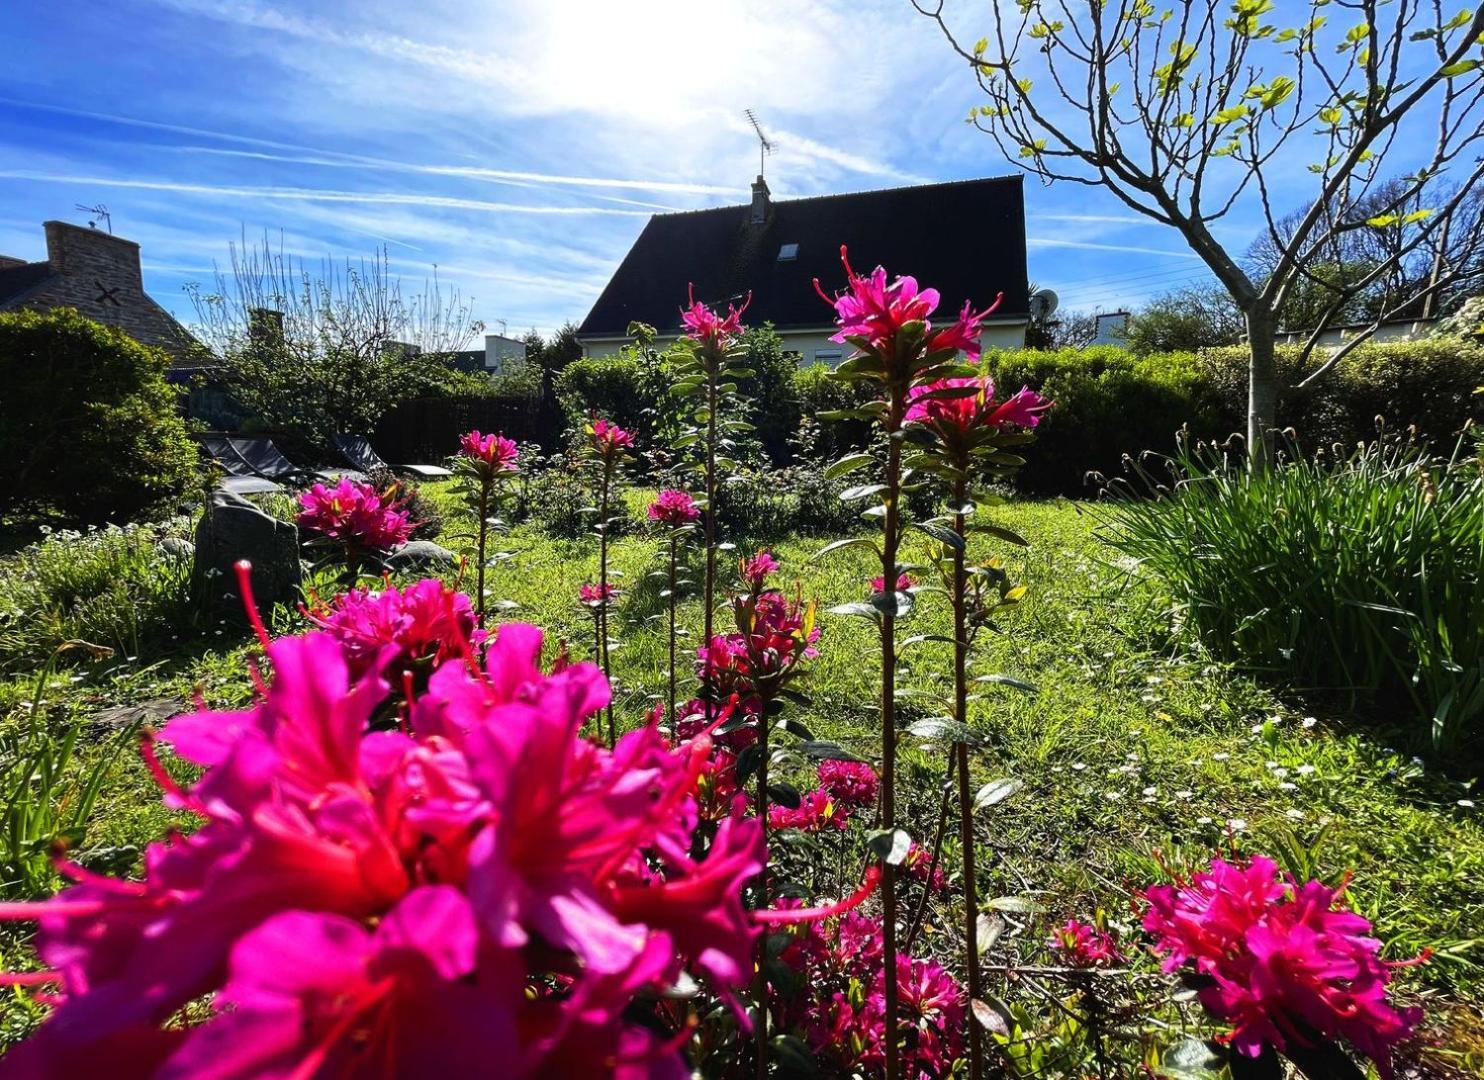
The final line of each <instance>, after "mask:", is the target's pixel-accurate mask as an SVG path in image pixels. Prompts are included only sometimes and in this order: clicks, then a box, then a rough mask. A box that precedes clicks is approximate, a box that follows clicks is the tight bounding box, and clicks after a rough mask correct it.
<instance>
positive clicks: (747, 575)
mask: <svg viewBox="0 0 1484 1080" xmlns="http://www.w3.org/2000/svg"><path fill="white" fill-rule="evenodd" d="M740 566H741V572H742V580H743V581H745V582H747V584H749V585H751V586H752V587H753V588H755V589H758V588H761V587H762V585H763V582H764V581H765V580H767V577H768V575H769V574H776V573H777V572H778V560H777V559H775V558H774V557H773V553H772V552H771V551H759V552H758V553H757V554H756V555H754V556H753V557H752V558H750V559H743V560H742V562H741V563H740Z"/></svg>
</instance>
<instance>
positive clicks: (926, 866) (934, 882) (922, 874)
mask: <svg viewBox="0 0 1484 1080" xmlns="http://www.w3.org/2000/svg"><path fill="white" fill-rule="evenodd" d="M902 867H903V869H905V870H906V871H907V876H908V877H910V878H912V879H913V880H914V881H920V882H922V883H923V884H924V885H926V886H927V887H928V888H929V889H930V890H931V891H933V892H942V891H943V890H944V889H946V888H948V876H947V875H946V874H945V873H944V872H943V863H942V861H941V860H940V861H939V862H938V864H937V865H936V866H935V865H933V853H932V852H931V851H929V850H928V849H927V848H925V847H923V846H922V845H921V844H919V843H918V842H917V841H916V840H914V841H912V845H911V847H909V848H908V849H907V857H906V858H905V859H904V860H902Z"/></svg>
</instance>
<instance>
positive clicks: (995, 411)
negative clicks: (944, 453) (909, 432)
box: [905, 372, 1053, 437]
mask: <svg viewBox="0 0 1484 1080" xmlns="http://www.w3.org/2000/svg"><path fill="white" fill-rule="evenodd" d="M946 390H966V391H967V390H972V391H973V392H972V393H962V394H956V395H952V396H938V395H940V394H942V393H943V392H944V391H946ZM994 390H995V387H994V381H993V380H992V379H991V378H990V377H989V374H988V373H987V372H986V373H985V374H984V375H982V376H977V377H975V376H963V377H955V378H951V379H935V380H934V381H932V382H928V383H923V384H921V385H918V386H914V387H913V388H912V389H911V390H910V391H908V393H907V414H906V417H905V419H906V420H907V422H908V423H917V424H923V425H926V426H928V427H932V428H935V429H937V430H938V431H940V432H942V433H943V434H944V435H945V436H948V437H958V436H963V435H966V434H968V433H969V432H970V431H973V430H974V429H975V428H995V429H998V428H1002V427H1005V426H1006V425H1010V424H1013V425H1015V426H1017V427H1024V428H1033V427H1035V426H1036V425H1037V424H1039V423H1040V422H1041V414H1042V413H1044V412H1046V411H1047V410H1048V409H1050V408H1051V406H1052V404H1053V403H1052V402H1050V401H1047V400H1046V399H1045V398H1043V397H1041V396H1040V395H1039V394H1037V393H1036V392H1035V391H1033V390H1031V389H1030V388H1029V387H1026V388H1023V389H1021V390H1020V392H1019V393H1017V394H1016V395H1015V396H1014V397H1011V398H1008V399H1007V400H1005V401H1003V402H1001V403H1000V404H998V405H996V404H995V402H994Z"/></svg>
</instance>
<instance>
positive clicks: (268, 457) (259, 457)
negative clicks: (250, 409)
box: [227, 435, 365, 482]
mask: <svg viewBox="0 0 1484 1080" xmlns="http://www.w3.org/2000/svg"><path fill="white" fill-rule="evenodd" d="M227 441H228V442H229V443H231V445H232V449H233V450H235V451H237V453H238V454H240V455H241V456H242V460H244V461H246V462H247V464H248V467H249V468H251V469H252V471H253V472H255V473H256V474H257V475H259V476H261V477H264V478H265V479H268V480H287V481H290V482H294V481H296V480H300V481H302V480H339V479H340V478H341V477H342V476H351V477H354V478H355V479H357V480H364V479H365V477H364V476H362V475H361V474H360V473H359V472H354V471H352V470H350V469H301V468H300V467H299V466H297V465H295V464H294V463H293V462H292V461H290V460H289V459H288V458H286V457H284V456H283V451H282V450H280V449H279V448H278V447H277V446H275V445H273V440H272V439H266V438H262V437H260V436H246V435H232V436H228V438H227Z"/></svg>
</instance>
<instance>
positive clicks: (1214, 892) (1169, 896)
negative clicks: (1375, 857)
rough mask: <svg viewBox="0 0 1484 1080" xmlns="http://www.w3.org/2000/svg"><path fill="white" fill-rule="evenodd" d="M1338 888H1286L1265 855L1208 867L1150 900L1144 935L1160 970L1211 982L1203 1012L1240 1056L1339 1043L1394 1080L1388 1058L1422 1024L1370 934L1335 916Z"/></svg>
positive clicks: (1292, 884)
mask: <svg viewBox="0 0 1484 1080" xmlns="http://www.w3.org/2000/svg"><path fill="white" fill-rule="evenodd" d="M1340 893H1341V890H1340V889H1334V888H1330V887H1329V886H1327V885H1325V884H1323V883H1322V882H1319V881H1310V882H1308V883H1307V884H1304V885H1299V884H1298V882H1297V881H1296V880H1295V879H1293V878H1288V879H1287V880H1285V879H1284V878H1283V877H1282V876H1280V875H1279V873H1278V867H1277V864H1275V863H1274V862H1273V861H1272V860H1271V859H1268V858H1265V857H1263V856H1258V857H1255V858H1254V859H1252V861H1251V862H1250V863H1248V864H1247V865H1246V866H1237V865H1233V864H1232V863H1228V862H1226V861H1225V860H1223V859H1213V860H1212V861H1211V867H1210V869H1209V871H1205V872H1202V873H1197V874H1195V875H1194V876H1192V878H1191V879H1190V880H1189V881H1187V882H1181V883H1178V884H1176V885H1156V886H1152V887H1151V888H1149V889H1147V890H1145V892H1144V899H1145V900H1146V901H1148V903H1149V910H1148V911H1147V912H1146V913H1145V915H1144V929H1145V930H1147V931H1148V932H1149V933H1150V934H1152V935H1154V939H1155V946H1154V947H1155V949H1156V951H1158V952H1160V953H1163V954H1165V956H1166V960H1165V964H1164V967H1165V970H1166V971H1175V970H1178V969H1180V968H1182V967H1185V966H1187V965H1189V966H1191V967H1193V968H1194V969H1195V971H1196V972H1198V973H1199V974H1201V975H1204V976H1207V977H1208V979H1209V982H1208V984H1207V985H1204V986H1203V987H1202V988H1201V989H1200V990H1199V991H1198V993H1199V996H1200V1000H1201V1004H1203V1005H1204V1006H1205V1007H1206V1008H1207V1009H1208V1010H1209V1011H1210V1012H1211V1014H1212V1015H1213V1016H1216V1017H1217V1018H1219V1019H1221V1020H1225V1021H1227V1022H1228V1023H1230V1024H1231V1025H1232V1032H1231V1034H1230V1036H1229V1038H1230V1040H1231V1043H1232V1045H1233V1046H1234V1047H1235V1048H1236V1049H1237V1051H1238V1052H1240V1053H1243V1054H1246V1055H1248V1056H1249V1057H1257V1056H1259V1055H1260V1054H1261V1053H1262V1051H1263V1047H1264V1046H1267V1045H1272V1046H1274V1047H1276V1048H1277V1049H1279V1050H1283V1049H1284V1048H1286V1047H1287V1046H1288V1045H1289V1043H1290V1042H1296V1043H1297V1044H1298V1045H1300V1046H1303V1045H1308V1044H1309V1043H1311V1042H1312V1040H1313V1039H1314V1038H1315V1037H1316V1036H1317V1037H1319V1038H1324V1039H1336V1038H1343V1039H1345V1040H1347V1041H1348V1042H1349V1043H1350V1044H1351V1045H1352V1046H1354V1047H1355V1049H1357V1050H1359V1051H1360V1052H1361V1053H1362V1054H1364V1055H1365V1056H1366V1057H1368V1058H1370V1059H1371V1060H1372V1061H1374V1062H1375V1063H1376V1066H1377V1068H1378V1069H1379V1070H1380V1071H1381V1074H1382V1075H1383V1076H1386V1077H1389V1076H1391V1075H1392V1068H1391V1051H1392V1048H1393V1047H1394V1046H1395V1045H1396V1044H1397V1043H1399V1042H1401V1041H1402V1040H1404V1039H1406V1038H1407V1037H1408V1036H1409V1035H1410V1034H1411V1033H1412V1031H1413V1030H1414V1029H1415V1028H1416V1026H1417V1024H1418V1023H1419V1022H1420V1021H1421V1019H1422V1011H1421V1010H1420V1009H1402V1010H1398V1009H1396V1008H1394V1007H1393V1006H1392V1005H1391V1004H1390V1002H1389V1001H1388V1000H1387V997H1386V988H1387V985H1388V984H1389V983H1390V981H1391V968H1392V967H1393V966H1395V965H1392V964H1388V963H1386V962H1385V961H1383V960H1382V959H1381V958H1380V952H1381V943H1380V942H1379V941H1377V940H1376V939H1375V938H1373V937H1370V936H1369V934H1370V930H1371V924H1370V923H1369V922H1368V921H1366V920H1365V919H1364V918H1362V917H1361V916H1359V915H1357V914H1355V913H1354V912H1352V911H1349V910H1347V909H1345V908H1344V907H1342V906H1340Z"/></svg>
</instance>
